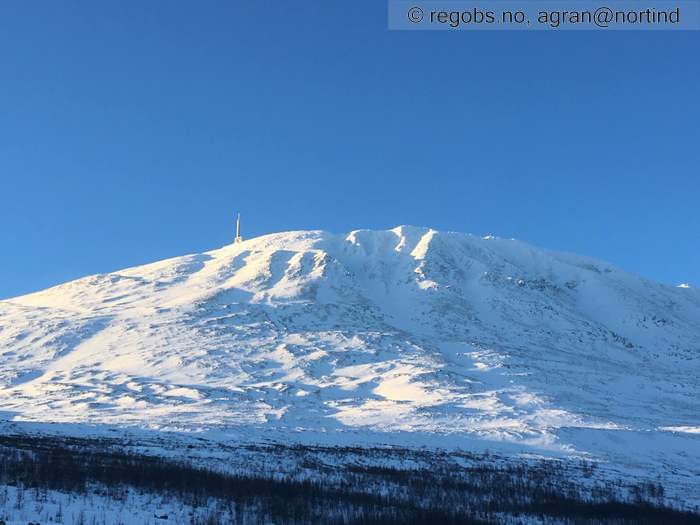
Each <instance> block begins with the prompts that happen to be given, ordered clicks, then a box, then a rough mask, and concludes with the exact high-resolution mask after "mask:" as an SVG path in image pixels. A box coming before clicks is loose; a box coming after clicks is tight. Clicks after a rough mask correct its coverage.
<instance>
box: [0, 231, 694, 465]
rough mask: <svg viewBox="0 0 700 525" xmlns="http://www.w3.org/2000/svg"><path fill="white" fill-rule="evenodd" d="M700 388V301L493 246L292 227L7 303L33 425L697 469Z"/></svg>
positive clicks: (17, 416)
mask: <svg viewBox="0 0 700 525" xmlns="http://www.w3.org/2000/svg"><path fill="white" fill-rule="evenodd" d="M699 397H700V294H698V292H697V290H695V289H693V288H690V287H670V286H665V285H661V284H658V283H654V282H651V281H648V280H645V279H642V278H640V277H637V276H634V275H630V274H627V273H625V272H623V271H621V270H619V269H616V268H614V267H612V266H610V265H609V264H607V263H604V262H600V261H596V260H593V259H589V258H585V257H578V256H573V255H567V254H559V253H553V252H548V251H544V250H541V249H538V248H534V247H532V246H529V245H527V244H524V243H521V242H518V241H514V240H505V239H498V238H494V237H486V238H479V237H474V236H470V235H465V234H460V233H445V232H437V231H435V230H430V229H426V228H413V227H406V226H402V227H398V228H395V229H393V230H389V231H367V230H360V231H355V232H351V233H350V234H348V235H333V234H329V233H326V232H321V231H308V232H289V233H280V234H274V235H267V236H264V237H260V238H256V239H251V240H248V241H245V242H243V243H239V244H234V245H230V246H226V247H224V248H221V249H219V250H215V251H211V252H207V253H204V254H197V255H188V256H184V257H177V258H174V259H169V260H165V261H161V262H158V263H154V264H149V265H146V266H141V267H136V268H131V269H127V270H123V271H119V272H114V273H111V274H107V275H96V276H91V277H86V278H84V279H80V280H77V281H74V282H70V283H66V284H63V285H60V286H57V287H55V288H51V289H48V290H45V291H43V292H39V293H35V294H31V295H27V296H23V297H17V298H14V299H10V300H7V301H3V302H0V414H4V417H5V419H7V420H8V421H13V422H14V423H15V424H19V423H20V422H24V423H23V424H30V423H32V424H33V423H48V422H50V423H64V424H66V425H68V424H70V427H67V428H78V426H79V425H86V426H85V427H84V428H85V429H87V428H91V429H93V430H94V431H97V430H95V429H97V428H100V427H101V426H103V425H104V426H107V427H109V428H122V429H123V428H130V429H150V430H168V431H179V432H188V433H189V432H201V433H202V435H205V436H207V437H208V438H210V439H211V438H215V439H225V440H249V441H254V440H260V439H265V440H269V441H285V442H289V441H291V442H319V443H321V442H322V443H325V444H329V443H330V444H332V443H344V444H348V443H352V444H362V443H375V444H376V443H391V444H398V445H427V446H432V447H444V448H471V449H474V448H476V449H484V448H499V447H500V448H503V449H506V450H513V451H518V452H523V451H529V452H533V453H537V454H557V455H561V454H564V455H588V456H589V457H590V458H593V459H600V460H603V461H609V462H610V463H611V464H613V465H618V466H619V467H620V468H624V469H628V470H629V469H631V470H635V469H637V470H639V471H640V472H645V473H646V474H654V473H655V469H666V470H669V471H672V472H676V473H677V474H678V473H680V474H679V475H681V474H682V475H694V476H697V475H698V473H699V472H700V459H699V458H700V402H698V399H699ZM76 425H78V426H76ZM87 425H91V426H89V427H88V426H87ZM659 472H660V470H659Z"/></svg>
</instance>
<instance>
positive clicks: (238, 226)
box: [233, 213, 243, 243]
mask: <svg viewBox="0 0 700 525" xmlns="http://www.w3.org/2000/svg"><path fill="white" fill-rule="evenodd" d="M233 242H235V243H239V242H243V237H241V214H240V213H239V214H238V215H236V238H235V239H234V241H233Z"/></svg>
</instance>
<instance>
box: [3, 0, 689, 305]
mask: <svg viewBox="0 0 700 525" xmlns="http://www.w3.org/2000/svg"><path fill="white" fill-rule="evenodd" d="M386 27H387V20H386V5H385V3H384V2H382V1H377V0H372V1H355V2H344V1H329V0H317V1H310V0H307V1H303V2H282V1H277V2H259V1H246V2H233V1H228V0H227V1H220V2H217V1H208V2H193V1H191V2H177V1H167V2H166V1H153V2H94V1H71V2H61V1H59V2H50V1H41V2H39V1H26V2H25V1H19V0H9V1H6V2H2V3H0V182H1V186H0V297H2V298H6V297H10V296H13V295H17V294H20V293H25V292H29V291H33V290H38V289H41V288H44V287H47V286H49V285H52V284H57V283H59V282H62V281H66V280H70V279H73V278H77V277H81V276H84V275H87V274H92V273H99V272H107V271H113V270H117V269H119V268H122V267H126V266H130V265H137V264H141V263H145V262H149V261H153V260H157V259H161V258H165V257H169V256H176V255H181V254H185V253H192V252H197V251H202V250H207V249H212V248H216V247H219V246H221V245H223V244H225V243H227V242H229V241H230V239H231V237H232V234H233V213H234V212H235V211H237V210H240V211H241V212H242V214H243V217H244V233H245V235H247V236H255V235H259V234H263V233H267V232H274V231H281V230H291V229H326V230H330V231H335V232H342V231H347V230H350V229H355V228H388V227H393V226H395V225H398V224H415V225H425V226H432V227H434V228H438V229H446V230H458V231H465V232H472V233H476V234H494V235H498V236H502V237H516V238H519V239H522V240H524V241H527V242H531V243H533V244H536V245H540V246H543V247H546V248H551V249H557V250H565V251H572V252H577V253H582V254H586V255H591V256H595V257H599V258H602V259H605V260H608V261H610V262H612V263H613V264H616V265H618V266H620V267H622V268H625V269H627V270H629V271H632V272H635V273H639V274H642V275H644V276H646V277H649V278H653V279H657V280H660V281H663V282H667V283H670V284H677V283H679V282H686V281H688V282H690V283H694V284H695V285H700V264H699V262H700V242H699V239H700V235H699V233H700V211H699V207H700V60H698V56H700V32H684V33H681V32H676V33H673V32H633V31H625V32H617V33H614V32H607V33H605V32H573V31H571V32H558V33H554V32H538V33H534V32H483V33H476V32H470V33H467V32H460V33H456V32H389V31H387V29H386Z"/></svg>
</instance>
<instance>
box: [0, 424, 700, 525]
mask: <svg viewBox="0 0 700 525" xmlns="http://www.w3.org/2000/svg"><path fill="white" fill-rule="evenodd" d="M276 453H277V454H279V450H277V451H276ZM290 453H292V452H291V449H290ZM293 453H294V454H297V455H298V454H299V448H298V447H295V449H294V451H293ZM310 465H311V464H309V465H307V466H306V469H307V471H309V470H310V471H311V473H310V474H307V479H299V476H292V475H290V476H279V475H278V476H274V477H273V476H264V475H260V476H257V475H254V474H249V473H246V474H233V473H230V472H226V471H225V469H222V470H217V471H214V470H212V469H206V468H201V467H195V466H193V465H191V464H189V463H186V462H179V461H175V460H173V459H167V458H163V457H156V456H148V455H143V454H133V453H127V452H124V451H122V450H120V449H118V448H116V447H114V446H113V445H112V444H111V443H108V442H101V441H96V440H81V439H57V438H39V437H25V436H0V484H1V485H11V486H17V487H22V488H23V489H37V490H58V491H63V492H67V493H74V494H80V493H86V492H88V491H94V490H95V489H96V487H99V488H100V490H103V491H104V493H105V495H107V496H109V497H110V498H113V499H115V500H119V499H120V498H123V497H124V491H125V490H128V489H135V490H138V491H142V492H147V493H153V494H161V495H166V496H168V497H173V498H176V499H177V500H178V501H182V502H186V503H187V504H188V505H191V506H192V507H195V508H201V507H205V508H206V507H209V508H211V509H212V511H211V513H210V515H209V517H208V518H207V520H205V523H206V524H207V525H212V524H215V523H223V522H235V523H256V522H258V523H270V522H272V523H277V524H324V525H325V524H330V525H334V524H338V525H340V524H343V525H345V524H358V525H365V524H366V525H370V524H380V523H381V524H407V525H410V524H423V523H425V524H428V523H430V524H445V525H451V524H455V525H456V524H460V525H466V524H472V523H474V524H485V523H499V522H502V521H504V519H506V518H508V519H509V521H510V522H513V523H518V521H519V520H520V519H522V520H523V522H525V521H528V520H530V519H531V518H538V519H540V520H541V521H546V520H547V519H548V518H550V519H556V520H559V521H564V522H570V523H576V524H579V523H580V524H587V523H591V524H593V523H615V524H621V525H623V524H638V523H658V524H667V523H674V524H698V523H700V515H698V514H694V513H691V512H684V511H679V510H675V509H671V508H668V507H665V506H663V505H662V504H661V503H660V502H661V498H662V496H663V487H662V486H661V485H658V484H653V483H652V484H649V483H646V484H640V485H638V486H636V487H634V490H633V491H632V495H633V497H632V498H630V497H626V498H623V497H621V496H622V493H621V484H616V483H611V482H609V483H607V484H602V485H597V486H596V487H595V489H594V490H590V489H589V488H588V489H587V488H584V487H583V486H582V485H580V484H578V483H577V482H575V481H573V480H571V479H569V473H568V472H567V471H565V470H564V469H563V468H562V467H560V466H558V465H557V464H556V463H554V462H548V463H543V464H541V465H526V464H512V465H505V466H504V465H500V464H499V465H495V464H491V465H490V464H488V463H486V462H482V463H480V464H478V465H474V466H471V467H464V468H460V469H455V468H450V467H446V466H445V464H442V463H440V462H436V464H435V467H434V468H431V469H424V468H421V469H416V470H410V469H402V468H390V467H377V466H362V465H358V464H355V465H352V466H340V467H338V468H334V467H333V466H329V465H327V464H318V468H317V469H316V470H315V471H314V469H313V466H310ZM588 474H589V475H590V472H589V473H588ZM212 502H214V504H213V503H212Z"/></svg>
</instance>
